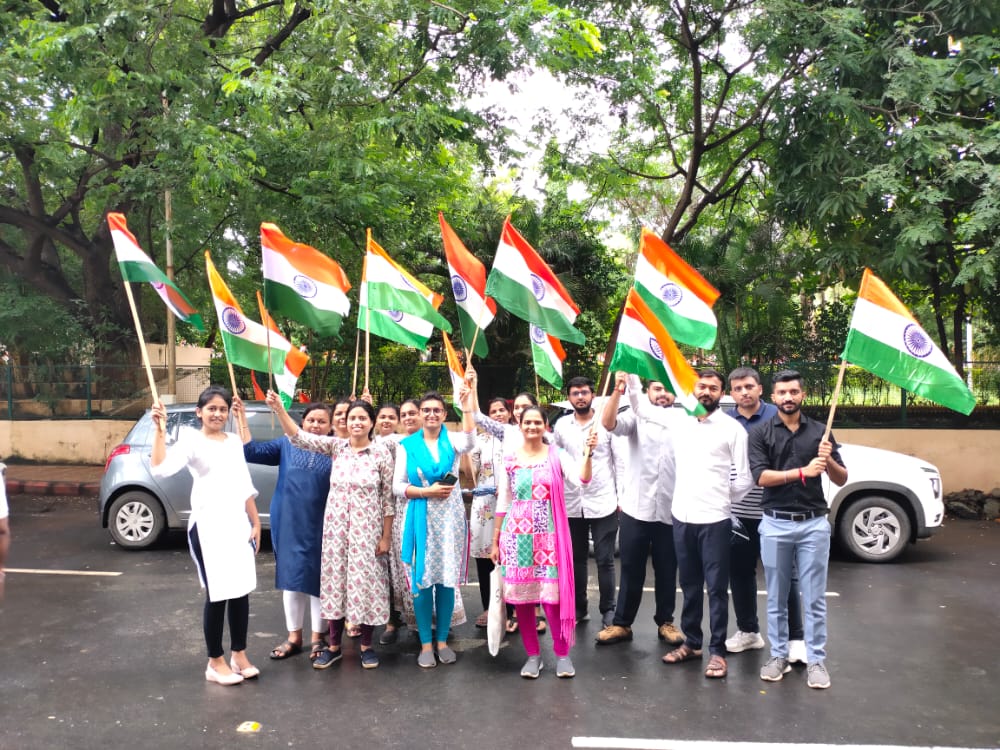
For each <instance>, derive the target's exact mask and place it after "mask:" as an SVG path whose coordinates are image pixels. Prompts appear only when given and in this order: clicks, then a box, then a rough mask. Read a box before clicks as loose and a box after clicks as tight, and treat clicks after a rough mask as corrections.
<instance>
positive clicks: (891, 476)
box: [823, 444, 944, 562]
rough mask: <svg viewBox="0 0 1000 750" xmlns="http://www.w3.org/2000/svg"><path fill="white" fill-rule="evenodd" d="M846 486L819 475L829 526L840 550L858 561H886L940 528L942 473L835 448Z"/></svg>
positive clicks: (909, 460)
mask: <svg viewBox="0 0 1000 750" xmlns="http://www.w3.org/2000/svg"><path fill="white" fill-rule="evenodd" d="M840 456H841V458H843V459H844V464H845V465H846V466H847V483H846V484H844V486H843V487H838V486H836V485H835V484H833V483H832V482H830V479H829V477H827V476H826V475H824V476H823V492H824V493H825V494H826V501H827V503H829V505H830V525H831V527H832V529H833V534H834V537H835V538H836V539H837V541H838V542H840V544H841V546H842V547H843V548H844V549H845V550H847V551H848V552H850V553H851V554H852V555H854V556H855V557H856V558H858V559H859V560H863V561H865V562H888V561H889V560H893V559H895V558H896V557H898V556H899V555H900V553H902V551H903V549H904V548H905V547H906V544H907V543H908V542H915V541H916V540H917V539H926V538H927V537H929V536H930V535H931V534H933V533H934V532H935V531H937V530H938V528H939V527H940V526H941V521H942V519H943V518H944V500H943V497H944V494H943V489H942V486H941V473H940V472H939V471H938V470H937V467H936V466H934V465H933V464H929V463H927V462H926V461H922V460H921V459H919V458H914V457H913V456H907V455H904V454H902V453H896V452H895V451H887V450H882V449H880V448H868V447H866V446H863V445H844V444H841V446H840Z"/></svg>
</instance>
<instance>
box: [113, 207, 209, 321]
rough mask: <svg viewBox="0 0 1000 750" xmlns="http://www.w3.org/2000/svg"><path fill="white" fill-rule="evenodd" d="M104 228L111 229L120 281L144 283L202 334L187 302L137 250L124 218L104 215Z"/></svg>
mask: <svg viewBox="0 0 1000 750" xmlns="http://www.w3.org/2000/svg"><path fill="white" fill-rule="evenodd" d="M108 226H109V227H110V228H111V241H112V242H113V243H114V246H115V256H116V257H117V258H118V268H119V269H120V270H121V274H122V278H123V279H124V280H125V281H126V282H130V281H148V282H149V283H150V284H152V286H153V290H154V291H155V292H156V293H157V294H158V295H160V299H162V300H163V302H164V304H165V305H166V306H167V309H169V310H170V312H172V313H173V314H174V315H176V316H177V317H178V318H179V319H180V320H182V321H184V322H185V323H190V324H191V325H193V326H194V327H195V328H197V329H198V330H199V331H204V330H205V324H204V323H203V322H202V319H201V316H200V315H199V314H198V313H197V311H196V310H195V309H194V307H192V306H191V302H190V301H188V298H187V297H185V296H184V293H183V292H182V291H181V290H180V289H178V288H177V285H176V284H175V283H174V282H173V281H171V280H170V279H169V278H168V277H167V275H166V274H165V273H163V271H161V270H160V269H159V268H157V267H156V265H155V264H154V263H153V261H152V260H150V259H149V256H148V255H146V253H144V252H143V251H142V248H140V247H139V243H138V242H137V241H136V239H135V235H133V234H132V233H131V232H130V231H129V230H128V224H126V223H125V216H124V214H116V213H110V214H108Z"/></svg>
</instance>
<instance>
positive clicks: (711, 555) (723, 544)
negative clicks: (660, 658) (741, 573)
mask: <svg viewBox="0 0 1000 750" xmlns="http://www.w3.org/2000/svg"><path fill="white" fill-rule="evenodd" d="M732 529H733V524H732V521H730V520H729V519H728V518H727V519H725V520H723V521H717V522H716V523H683V522H681V521H678V520H677V519H676V518H674V547H675V549H676V550H677V569H678V571H679V573H680V580H681V591H682V592H684V606H683V608H682V610H681V630H683V631H684V636H685V641H684V642H685V643H687V645H688V646H689V647H691V648H693V649H700V648H701V647H702V631H701V618H702V613H703V612H704V590H706V589H707V591H708V623H709V629H710V631H711V637H710V638H709V642H708V650H709V652H710V653H712V654H718V655H719V656H725V655H726V628H727V627H728V625H729V591H728V589H729V550H730V548H731V547H732V542H731V541H730V538H731V537H732V533H733V531H732Z"/></svg>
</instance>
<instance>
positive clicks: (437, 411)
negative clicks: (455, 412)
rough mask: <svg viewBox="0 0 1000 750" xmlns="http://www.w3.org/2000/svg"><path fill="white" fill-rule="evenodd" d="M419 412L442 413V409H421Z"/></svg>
mask: <svg viewBox="0 0 1000 750" xmlns="http://www.w3.org/2000/svg"><path fill="white" fill-rule="evenodd" d="M420 413H421V414H444V409H421V410H420Z"/></svg>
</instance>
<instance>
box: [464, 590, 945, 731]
mask: <svg viewBox="0 0 1000 750" xmlns="http://www.w3.org/2000/svg"><path fill="white" fill-rule="evenodd" d="M462 585H463V586H470V587H471V586H475V587H477V588H478V587H479V584H478V583H463V584H462ZM587 590H588V591H597V590H598V588H597V586H596V585H593V586H587ZM642 590H643V591H647V592H653V591H656V589H655V588H653V587H652V586H643V587H642ZM677 593H678V594H683V593H684V592H683V591H681V589H680V587H678V588H677ZM826 595H827V596H829V597H831V598H834V599H836V598H839V597H840V594H839V593H837V592H836V591H827V592H826ZM757 596H767V592H766V591H764V590H763V589H759V590H758V591H757ZM956 750H961V748H956Z"/></svg>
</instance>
